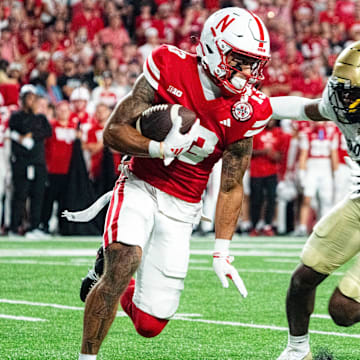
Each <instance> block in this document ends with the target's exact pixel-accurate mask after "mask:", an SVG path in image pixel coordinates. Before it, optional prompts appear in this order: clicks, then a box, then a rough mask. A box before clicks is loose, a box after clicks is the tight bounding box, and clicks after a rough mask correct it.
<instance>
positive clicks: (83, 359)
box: [79, 354, 97, 360]
mask: <svg viewBox="0 0 360 360" xmlns="http://www.w3.org/2000/svg"><path fill="white" fill-rule="evenodd" d="M96 356H97V355H89V354H79V360H96Z"/></svg>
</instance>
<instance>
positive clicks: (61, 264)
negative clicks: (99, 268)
mask: <svg viewBox="0 0 360 360" xmlns="http://www.w3.org/2000/svg"><path fill="white" fill-rule="evenodd" d="M0 264H23V265H58V266H84V265H88V266H91V265H92V264H93V262H92V261H91V260H90V259H87V260H86V261H79V262H77V261H71V262H61V261H37V260H0Z"/></svg>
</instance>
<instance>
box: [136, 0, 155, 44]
mask: <svg viewBox="0 0 360 360" xmlns="http://www.w3.org/2000/svg"><path fill="white" fill-rule="evenodd" d="M151 10H152V6H151V2H150V1H143V2H141V4H140V14H139V15H138V16H136V19H135V29H136V30H135V35H136V42H137V44H138V45H139V46H140V45H142V44H144V43H145V41H146V38H145V31H146V29H148V28H150V27H151V26H152V21H153V16H152V12H151Z"/></svg>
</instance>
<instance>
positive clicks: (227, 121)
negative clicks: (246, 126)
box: [220, 118, 231, 127]
mask: <svg viewBox="0 0 360 360" xmlns="http://www.w3.org/2000/svg"><path fill="white" fill-rule="evenodd" d="M220 124H221V125H224V126H227V127H230V126H231V120H230V118H227V119H225V120H221V121H220Z"/></svg>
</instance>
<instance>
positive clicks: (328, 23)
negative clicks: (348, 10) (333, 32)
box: [319, 0, 346, 33]
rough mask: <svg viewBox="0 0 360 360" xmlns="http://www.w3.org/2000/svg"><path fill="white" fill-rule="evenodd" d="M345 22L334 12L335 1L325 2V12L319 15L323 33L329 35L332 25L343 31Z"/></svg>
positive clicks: (328, 0)
mask: <svg viewBox="0 0 360 360" xmlns="http://www.w3.org/2000/svg"><path fill="white" fill-rule="evenodd" d="M345 22H346V20H345V19H344V18H343V17H341V16H340V14H339V12H337V11H336V0H327V4H326V10H324V11H321V12H320V13H319V23H320V25H321V28H322V31H323V33H324V32H325V33H330V29H331V27H332V26H333V25H336V26H339V27H340V28H341V31H343V32H344V31H345Z"/></svg>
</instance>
